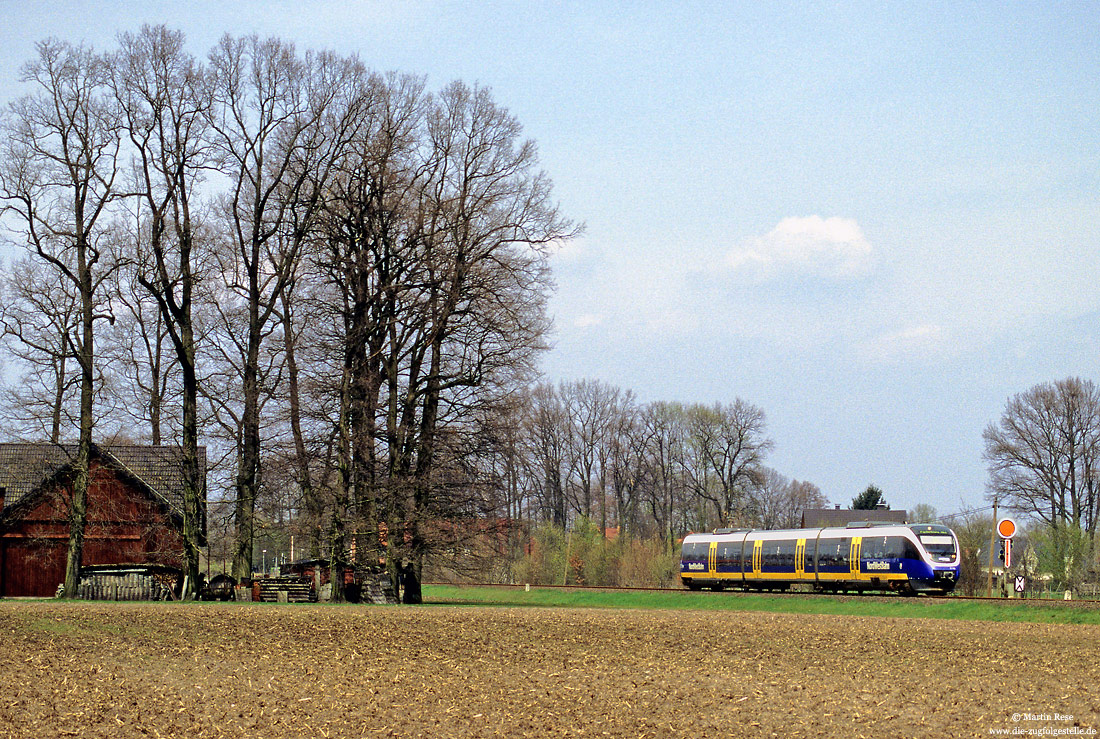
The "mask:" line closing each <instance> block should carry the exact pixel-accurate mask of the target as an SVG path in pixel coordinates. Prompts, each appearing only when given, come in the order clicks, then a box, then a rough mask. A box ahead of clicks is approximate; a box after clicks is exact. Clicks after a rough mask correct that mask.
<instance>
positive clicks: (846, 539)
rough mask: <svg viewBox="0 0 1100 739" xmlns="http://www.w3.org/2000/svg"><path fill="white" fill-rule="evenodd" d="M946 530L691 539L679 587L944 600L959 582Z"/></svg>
mask: <svg viewBox="0 0 1100 739" xmlns="http://www.w3.org/2000/svg"><path fill="white" fill-rule="evenodd" d="M959 565H960V563H959V540H958V537H956V536H955V532H953V531H952V530H951V529H950V528H948V527H947V526H941V525H939V524H897V523H876V522H865V521H860V522H855V523H850V524H848V525H847V526H845V527H827V528H813V529H787V530H772V531H768V530H760V529H718V530H716V531H714V532H713V533H709V534H708V533H703V534H689V535H688V536H686V537H684V544H683V548H682V550H681V557H680V580H681V581H682V582H683V584H684V586H685V587H687V588H689V589H691V590H699V589H701V588H710V589H712V590H723V589H725V588H738V589H742V590H790V589H791V587H792V586H795V585H800V586H809V588H810V589H812V590H814V591H816V592H832V593H848V592H861V591H893V592H898V593H901V594H905V595H915V594H927V595H943V594H946V593H950V592H951V591H952V590H954V589H955V584H956V583H957V582H958V581H959V568H960V567H959Z"/></svg>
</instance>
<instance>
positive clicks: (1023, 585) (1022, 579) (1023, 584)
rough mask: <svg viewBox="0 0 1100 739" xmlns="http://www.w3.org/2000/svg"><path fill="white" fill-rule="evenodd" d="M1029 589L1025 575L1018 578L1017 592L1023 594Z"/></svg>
mask: <svg viewBox="0 0 1100 739" xmlns="http://www.w3.org/2000/svg"><path fill="white" fill-rule="evenodd" d="M1026 588H1027V578H1026V577H1024V576H1023V575H1017V576H1016V592H1017V593H1022V592H1024V590H1025V589H1026Z"/></svg>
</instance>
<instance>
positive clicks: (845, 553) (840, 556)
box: [837, 537, 852, 567]
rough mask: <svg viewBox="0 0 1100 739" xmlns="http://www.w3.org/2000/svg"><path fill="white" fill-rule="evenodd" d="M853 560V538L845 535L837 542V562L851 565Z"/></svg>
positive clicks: (841, 564)
mask: <svg viewBox="0 0 1100 739" xmlns="http://www.w3.org/2000/svg"><path fill="white" fill-rule="evenodd" d="M851 560H852V540H851V539H849V538H848V537H844V538H843V539H841V540H840V541H839V542H838V544H837V564H838V565H840V566H841V567H850V566H851Z"/></svg>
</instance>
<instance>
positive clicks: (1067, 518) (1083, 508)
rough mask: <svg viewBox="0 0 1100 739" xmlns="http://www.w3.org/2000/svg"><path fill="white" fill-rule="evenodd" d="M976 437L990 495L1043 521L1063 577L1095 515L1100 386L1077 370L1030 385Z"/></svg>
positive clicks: (1099, 480) (1098, 511) (1084, 546)
mask: <svg viewBox="0 0 1100 739" xmlns="http://www.w3.org/2000/svg"><path fill="white" fill-rule="evenodd" d="M983 437H984V439H985V459H986V461H987V463H988V464H989V478H990V479H989V489H990V492H991V494H992V495H994V496H996V497H997V498H999V499H1000V500H1002V501H1004V502H1005V503H1007V504H1008V505H1009V506H1011V507H1012V508H1014V509H1015V510H1017V511H1020V512H1021V513H1026V514H1031V515H1034V516H1036V517H1038V518H1039V520H1040V521H1042V522H1043V523H1044V524H1045V525H1046V526H1047V527H1049V529H1050V533H1051V539H1052V544H1053V546H1054V547H1055V548H1056V549H1057V550H1058V552H1057V557H1056V558H1057V559H1058V560H1060V561H1062V562H1064V563H1065V567H1066V573H1067V575H1066V577H1067V579H1068V573H1069V572H1070V571H1071V570H1072V569H1073V568H1074V567H1075V566H1076V565H1078V564H1080V561H1081V560H1082V559H1083V558H1084V557H1085V555H1086V554H1087V550H1088V549H1089V547H1090V546H1091V539H1092V537H1093V536H1095V534H1096V526H1097V517H1098V516H1100V495H1098V492H1100V389H1098V388H1097V386H1096V385H1095V384H1094V383H1093V382H1091V381H1090V380H1082V379H1080V378H1076V377H1071V378H1067V379H1065V380H1060V381H1058V382H1055V383H1043V384H1040V385H1036V386H1034V387H1032V388H1031V389H1030V390H1028V391H1026V392H1024V393H1020V394H1018V395H1016V396H1014V397H1013V398H1011V399H1010V400H1009V401H1008V404H1007V405H1006V406H1005V410H1004V413H1002V414H1001V419H1000V422H999V423H997V424H996V425H994V424H990V425H989V426H988V427H987V428H986V430H985V433H984V434H983ZM1075 560H1076V561H1075Z"/></svg>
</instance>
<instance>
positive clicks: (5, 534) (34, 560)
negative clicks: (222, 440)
mask: <svg viewBox="0 0 1100 739" xmlns="http://www.w3.org/2000/svg"><path fill="white" fill-rule="evenodd" d="M75 456H76V445H72V444H0V597H15V596H36V597H51V596H53V595H54V594H55V593H56V592H57V586H58V585H59V584H60V583H61V582H63V581H64V580H65V557H66V554H67V551H68V545H69V522H68V510H69V501H70V500H71V496H72V475H73V471H72V466H73V465H72V460H73V459H74V458H75ZM90 466H91V470H90V478H89V482H88V519H87V527H86V528H85V532H84V558H83V565H84V566H89V565H116V564H158V565H171V566H175V567H181V566H182V565H183V539H182V536H181V531H182V527H183V474H182V468H181V465H180V453H179V450H178V449H176V448H173V447H150V446H129V445H112V446H109V447H108V446H102V447H100V446H95V447H93V449H92V457H91V465H90ZM199 468H200V475H201V477H200V479H203V480H205V479H206V478H205V476H206V451H205V449H200V453H199ZM204 487H205V484H204ZM203 500H204V501H205V490H204V493H203ZM203 508H204V510H205V503H204V506H203ZM204 519H205V514H204ZM202 528H203V535H204V536H205V528H206V526H205V520H204V521H203V526H202Z"/></svg>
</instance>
